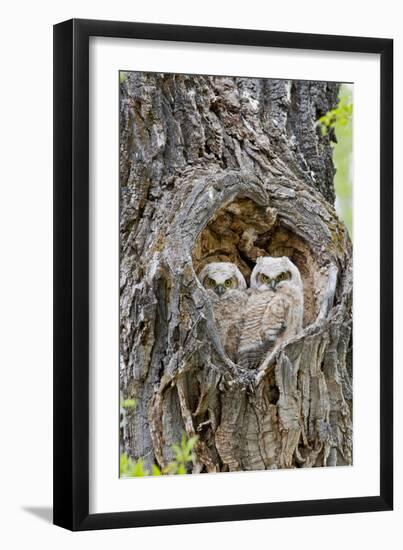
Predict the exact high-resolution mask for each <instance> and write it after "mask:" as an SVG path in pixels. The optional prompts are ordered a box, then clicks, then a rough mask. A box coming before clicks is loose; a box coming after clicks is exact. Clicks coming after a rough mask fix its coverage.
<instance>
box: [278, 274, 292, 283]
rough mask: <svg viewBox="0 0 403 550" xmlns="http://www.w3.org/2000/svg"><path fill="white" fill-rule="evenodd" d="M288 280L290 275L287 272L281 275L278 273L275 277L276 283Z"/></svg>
mask: <svg viewBox="0 0 403 550" xmlns="http://www.w3.org/2000/svg"><path fill="white" fill-rule="evenodd" d="M289 278H290V274H289V272H288V271H283V273H280V275H278V277H277V281H278V282H280V281H286V280H287V279H289Z"/></svg>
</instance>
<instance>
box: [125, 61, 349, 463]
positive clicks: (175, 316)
mask: <svg viewBox="0 0 403 550" xmlns="http://www.w3.org/2000/svg"><path fill="white" fill-rule="evenodd" d="M120 87H121V90H120V93H121V96H120V99H121V101H120V108H121V110H120V185H121V215H120V238H121V250H120V253H121V258H120V261H121V263H120V323H121V324H120V361H121V365H120V380H121V394H122V398H123V399H135V400H136V408H135V409H133V410H131V409H128V410H125V411H124V418H123V423H122V425H123V428H122V430H121V450H122V451H125V452H127V453H128V454H129V455H130V456H131V457H132V458H134V459H138V458H142V459H143V460H144V462H145V465H146V466H147V467H150V466H151V464H153V463H155V464H158V465H159V466H160V467H164V466H166V465H167V463H168V462H169V461H170V460H172V449H171V446H172V444H174V443H177V442H178V441H180V439H181V435H182V433H183V432H185V433H186V434H187V436H189V437H190V436H193V435H198V436H199V438H198V442H197V444H196V448H195V454H196V461H195V464H194V465H193V470H192V471H193V472H217V471H236V470H257V469H274V468H290V467H312V466H335V465H347V464H351V463H352V317H351V302H352V250H351V243H350V239H349V237H348V234H347V231H346V229H345V227H344V225H343V224H342V223H341V222H340V221H339V219H338V217H337V215H336V212H335V210H334V199H335V194H334V188H333V176H334V172H335V170H334V167H333V163H332V149H331V139H332V137H333V136H332V134H331V133H330V134H328V135H325V136H322V135H321V132H320V131H319V129H318V128H317V126H316V121H317V119H318V118H319V117H320V116H321V115H323V114H324V113H325V112H327V111H328V110H330V109H332V108H334V107H335V106H336V104H337V94H338V85H337V84H334V83H325V82H305V81H284V80H266V79H252V78H230V77H211V76H193V75H168V74H166V75H165V74H156V73H134V72H130V73H125V75H124V79H123V81H122V82H121V85H120ZM261 255H266V256H267V255H271V256H283V255H286V256H288V257H290V259H291V260H292V261H293V262H294V263H295V264H296V265H297V266H298V268H299V270H300V272H301V276H302V279H303V283H304V301H305V311H304V329H303V332H302V333H301V334H299V335H297V336H296V337H294V338H292V339H291V340H289V341H287V342H284V344H283V345H282V346H281V348H280V349H278V350H277V351H275V352H273V353H268V355H267V357H266V359H265V360H264V362H263V363H262V364H261V366H260V367H259V368H258V369H257V370H255V371H244V370H242V369H241V368H240V367H239V366H238V365H236V364H234V363H233V362H232V361H231V360H230V359H229V357H228V356H227V355H226V353H225V350H224V348H223V346H222V343H221V341H220V339H219V336H218V332H217V328H216V326H215V322H214V317H213V314H212V309H211V304H210V302H209V300H208V297H207V294H206V292H205V290H204V288H203V287H202V286H201V284H200V282H199V280H198V279H197V273H198V271H199V270H200V269H201V268H202V267H203V266H204V265H206V263H208V262H210V261H217V260H218V261H221V260H223V261H231V262H234V263H236V264H237V265H238V267H239V268H240V270H241V271H242V273H243V274H244V276H245V278H246V279H247V281H248V280H249V276H250V273H251V269H252V268H253V266H254V264H255V262H256V258H257V257H258V256H261Z"/></svg>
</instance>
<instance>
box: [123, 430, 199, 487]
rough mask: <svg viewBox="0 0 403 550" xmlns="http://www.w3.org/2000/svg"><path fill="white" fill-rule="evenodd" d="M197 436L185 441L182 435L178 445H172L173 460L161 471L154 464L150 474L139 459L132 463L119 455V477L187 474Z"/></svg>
mask: <svg viewBox="0 0 403 550" xmlns="http://www.w3.org/2000/svg"><path fill="white" fill-rule="evenodd" d="M197 439H198V437H197V435H196V436H193V437H190V438H189V439H187V437H186V434H185V433H183V434H182V439H181V442H180V444H179V445H172V450H173V452H174V459H173V460H172V462H170V463H169V464H168V465H167V466H166V467H165V468H164V469H163V470H161V469H160V468H159V466H157V465H156V464H153V465H152V467H151V472H149V471H148V470H146V469H145V468H144V462H143V460H142V459H141V458H139V459H138V460H136V461H134V460H132V459H131V458H130V457H129V456H127V454H126V453H122V454H121V455H120V476H121V477H144V476H150V475H151V476H161V475H170V474H171V475H172V474H176V475H181V474H186V473H187V466H188V464H190V463H194V461H195V456H194V453H193V449H194V446H195V444H196V442H197Z"/></svg>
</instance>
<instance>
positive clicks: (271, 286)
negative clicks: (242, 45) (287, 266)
mask: <svg viewBox="0 0 403 550" xmlns="http://www.w3.org/2000/svg"><path fill="white" fill-rule="evenodd" d="M270 288H271V289H272V290H274V291H275V290H276V281H275V280H274V279H272V280H271V281H270Z"/></svg>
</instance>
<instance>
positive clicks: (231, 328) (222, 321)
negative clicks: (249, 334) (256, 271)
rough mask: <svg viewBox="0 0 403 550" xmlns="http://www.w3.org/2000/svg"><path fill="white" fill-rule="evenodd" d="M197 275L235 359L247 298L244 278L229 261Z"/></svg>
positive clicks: (225, 347) (228, 352)
mask: <svg viewBox="0 0 403 550" xmlns="http://www.w3.org/2000/svg"><path fill="white" fill-rule="evenodd" d="M198 277H199V280H200V282H201V283H202V285H203V286H204V288H205V289H206V290H207V293H208V295H209V298H210V301H211V304H212V307H213V314H214V319H215V322H216V324H217V328H218V331H219V334H220V338H221V342H222V345H223V346H224V349H225V351H226V353H227V355H228V356H229V358H230V359H231V360H232V361H235V359H236V354H237V350H238V346H239V337H240V333H241V325H242V317H243V314H244V311H245V306H246V302H247V300H248V296H247V293H246V282H245V278H244V276H243V275H242V273H241V272H240V271H239V269H238V267H237V266H236V265H235V264H233V263H230V262H214V263H211V264H208V265H206V267H204V268H203V269H202V271H201V272H200V273H199V275H198Z"/></svg>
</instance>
